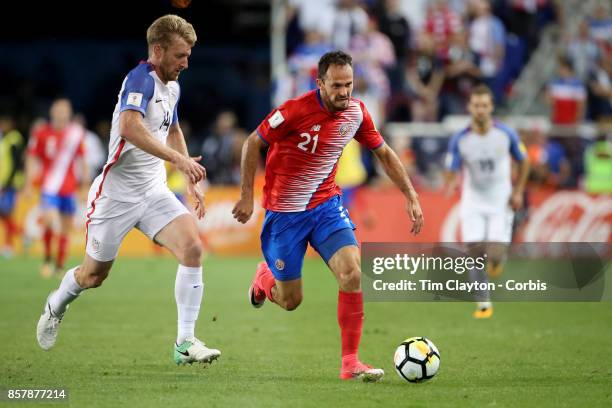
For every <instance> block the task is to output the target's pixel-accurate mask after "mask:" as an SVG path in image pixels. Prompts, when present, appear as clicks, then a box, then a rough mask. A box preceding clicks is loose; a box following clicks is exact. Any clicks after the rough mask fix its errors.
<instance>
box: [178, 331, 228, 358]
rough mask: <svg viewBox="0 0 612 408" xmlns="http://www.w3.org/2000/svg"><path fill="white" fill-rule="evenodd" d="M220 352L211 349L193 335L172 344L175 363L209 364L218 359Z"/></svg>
mask: <svg viewBox="0 0 612 408" xmlns="http://www.w3.org/2000/svg"><path fill="white" fill-rule="evenodd" d="M220 355H221V352H220V351H219V350H217V349H211V348H208V347H206V345H205V344H204V343H203V342H201V341H200V340H198V339H196V338H195V337H191V338H188V339H187V340H185V341H184V342H182V343H181V344H176V343H175V345H174V362H175V363H176V364H179V365H180V364H193V363H201V364H210V363H212V362H213V361H214V360H216V359H218V358H219V356H220Z"/></svg>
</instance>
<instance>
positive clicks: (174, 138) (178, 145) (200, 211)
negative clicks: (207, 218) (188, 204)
mask: <svg viewBox="0 0 612 408" xmlns="http://www.w3.org/2000/svg"><path fill="white" fill-rule="evenodd" d="M166 144H167V145H168V146H169V147H170V148H171V149H173V150H176V151H177V152H179V153H180V154H182V155H183V156H185V157H189V151H188V150H187V143H185V135H184V134H183V131H182V130H181V127H180V125H179V123H178V122H176V123H174V124H173V125H172V126H170V129H168V138H167V139H166ZM204 178H206V169H204ZM187 193H188V194H189V195H190V196H191V197H193V199H194V200H195V206H194V210H195V214H196V216H197V217H198V219H202V218H203V217H204V215H205V214H206V206H205V205H204V192H203V191H202V189H201V188H200V186H199V185H198V184H197V183H191V182H188V183H187Z"/></svg>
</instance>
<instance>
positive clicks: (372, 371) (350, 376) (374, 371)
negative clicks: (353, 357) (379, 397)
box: [340, 361, 385, 382]
mask: <svg viewBox="0 0 612 408" xmlns="http://www.w3.org/2000/svg"><path fill="white" fill-rule="evenodd" d="M384 375H385V372H384V371H383V369H382V368H373V367H372V366H371V365H368V364H363V363H362V362H360V361H357V362H356V363H355V364H354V365H353V366H352V367H349V368H346V369H345V368H344V367H342V370H341V371H340V378H341V379H342V380H360V381H363V382H376V381H380V380H381V379H382V378H383V376H384Z"/></svg>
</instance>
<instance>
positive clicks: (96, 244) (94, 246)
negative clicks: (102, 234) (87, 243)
mask: <svg viewBox="0 0 612 408" xmlns="http://www.w3.org/2000/svg"><path fill="white" fill-rule="evenodd" d="M91 249H93V251H94V252H99V251H100V241H98V240H97V239H95V238H92V239H91Z"/></svg>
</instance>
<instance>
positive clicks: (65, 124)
mask: <svg viewBox="0 0 612 408" xmlns="http://www.w3.org/2000/svg"><path fill="white" fill-rule="evenodd" d="M49 116H50V119H51V121H50V123H48V124H45V125H42V126H41V127H40V128H38V129H37V130H36V131H35V132H34V134H33V135H32V137H31V138H30V142H29V143H28V150H27V159H26V194H29V193H31V191H32V187H33V184H34V179H35V178H37V176H36V175H35V174H36V173H39V172H40V179H41V186H40V194H41V195H40V203H41V208H42V213H43V216H42V220H43V243H44V251H45V252H44V261H43V266H42V269H41V274H42V275H43V276H44V277H49V276H51V274H52V273H53V272H55V273H58V274H61V272H62V271H63V268H64V260H65V257H66V251H67V248H68V234H69V233H70V229H71V228H72V222H73V217H74V213H75V211H76V199H75V192H76V191H77V189H78V187H79V185H80V186H82V187H84V188H86V187H87V186H88V185H89V171H88V167H87V163H86V161H85V159H84V152H85V149H84V137H85V130H84V129H83V127H82V126H81V125H79V124H77V123H74V122H72V105H71V103H70V101H69V100H67V99H57V100H55V101H54V102H53V104H52V105H51V109H50V111H49ZM77 159H78V160H77ZM77 161H79V162H80V166H79V169H76V163H77ZM77 172H78V175H79V176H78V177H77ZM58 222H59V226H60V228H59V231H58V234H57V240H58V241H57V244H58V247H57V248H58V250H57V257H56V258H55V265H54V266H55V270H53V265H52V256H51V244H52V240H53V235H54V234H53V226H54V224H56V223H58Z"/></svg>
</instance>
